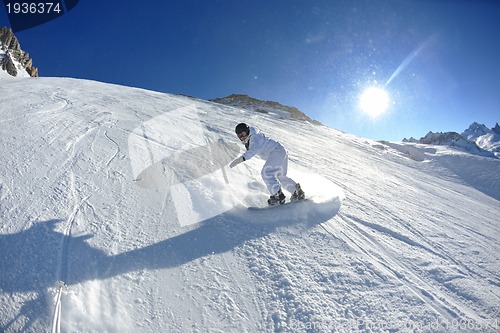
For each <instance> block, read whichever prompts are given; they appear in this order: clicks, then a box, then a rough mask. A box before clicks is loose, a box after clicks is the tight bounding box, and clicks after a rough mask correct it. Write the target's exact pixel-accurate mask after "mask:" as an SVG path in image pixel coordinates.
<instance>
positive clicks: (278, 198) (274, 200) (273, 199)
mask: <svg viewBox="0 0 500 333" xmlns="http://www.w3.org/2000/svg"><path fill="white" fill-rule="evenodd" d="M285 199H286V196H285V195H284V194H283V192H282V191H281V189H280V190H279V191H278V193H276V194H275V195H271V196H270V197H269V199H267V203H268V204H269V205H270V206H274V205H277V204H278V203H279V204H280V205H282V204H284V203H285Z"/></svg>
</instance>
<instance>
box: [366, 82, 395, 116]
mask: <svg viewBox="0 0 500 333" xmlns="http://www.w3.org/2000/svg"><path fill="white" fill-rule="evenodd" d="M359 107H360V108H361V110H362V111H363V112H364V113H366V114H368V115H369V116H371V117H374V118H375V117H378V116H380V115H381V114H382V113H384V112H385V111H387V108H388V107H389V95H387V92H386V91H385V90H383V89H381V88H376V87H371V88H367V89H366V90H365V91H364V92H363V93H362V94H361V96H360V97H359Z"/></svg>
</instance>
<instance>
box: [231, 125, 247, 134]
mask: <svg viewBox="0 0 500 333" xmlns="http://www.w3.org/2000/svg"><path fill="white" fill-rule="evenodd" d="M234 131H235V132H236V134H237V135H238V134H240V133H241V132H246V133H247V135H248V134H250V127H248V125H247V124H245V123H241V124H238V125H237V126H236V128H235V129H234Z"/></svg>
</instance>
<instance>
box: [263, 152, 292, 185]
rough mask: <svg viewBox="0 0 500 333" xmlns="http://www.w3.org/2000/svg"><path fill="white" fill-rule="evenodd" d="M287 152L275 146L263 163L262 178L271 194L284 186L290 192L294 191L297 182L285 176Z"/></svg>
mask: <svg viewBox="0 0 500 333" xmlns="http://www.w3.org/2000/svg"><path fill="white" fill-rule="evenodd" d="M287 172H288V154H287V152H286V150H285V148H283V147H282V146H278V147H276V148H275V149H274V150H273V151H272V152H271V154H269V157H268V158H267V160H266V163H265V164H264V167H263V168H262V171H261V176H262V179H263V180H264V183H265V184H266V186H267V189H268V190H269V193H271V195H274V194H276V193H277V192H278V191H279V190H280V188H284V189H285V190H287V191H288V192H290V193H293V192H294V191H295V188H296V186H297V183H296V182H295V181H294V180H293V179H291V178H290V177H287V175H286V174H287Z"/></svg>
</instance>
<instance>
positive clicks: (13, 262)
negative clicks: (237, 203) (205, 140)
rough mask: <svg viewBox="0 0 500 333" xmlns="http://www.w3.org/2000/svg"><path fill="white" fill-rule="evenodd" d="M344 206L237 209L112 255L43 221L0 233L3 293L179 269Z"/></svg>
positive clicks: (312, 221)
mask: <svg viewBox="0 0 500 333" xmlns="http://www.w3.org/2000/svg"><path fill="white" fill-rule="evenodd" d="M340 204H341V203H340V200H339V199H332V200H330V201H328V202H324V203H315V202H304V203H299V204H294V205H292V206H290V208H289V209H282V208H285V207H282V208H281V207H277V208H273V209H269V210H264V211H257V212H254V211H252V212H250V211H247V210H246V209H244V208H241V207H240V208H235V209H233V210H231V211H228V212H226V213H224V214H221V215H219V216H216V217H214V218H211V219H209V220H206V221H204V222H202V223H200V224H199V226H198V227H197V228H196V229H193V230H190V231H188V232H185V233H183V234H180V235H177V236H174V237H171V238H168V239H166V240H163V241H161V242H158V243H155V244H152V245H149V246H146V247H143V248H139V249H135V250H132V251H129V252H124V253H120V254H117V255H111V256H109V255H107V254H106V253H105V252H103V251H101V250H99V249H96V248H93V247H91V246H90V245H89V244H88V243H87V242H86V240H87V239H89V238H91V237H92V236H80V237H73V236H66V235H64V234H62V233H59V232H56V231H54V229H55V227H56V224H57V223H59V222H61V221H62V220H50V221H45V222H39V223H36V224H35V225H34V226H33V227H32V228H30V229H28V230H24V231H21V232H19V233H16V234H10V235H0V253H1V254H2V259H1V260H0V271H1V272H2V274H0V289H1V291H2V292H4V293H5V292H6V293H16V292H32V291H35V292H40V293H43V292H44V291H46V290H47V289H48V288H50V287H53V286H55V283H56V282H57V281H59V280H62V281H64V282H65V283H66V284H67V285H73V284H77V283H81V282H84V281H87V280H95V279H105V278H110V277H113V276H117V275H121V274H124V273H127V272H132V271H137V270H141V269H162V268H171V267H177V266H180V265H183V264H185V263H187V262H190V261H192V260H195V259H198V258H201V257H204V256H207V255H212V254H218V253H224V252H227V251H230V250H232V249H234V248H236V247H238V246H240V245H242V244H243V243H245V242H246V241H249V240H252V239H257V238H261V237H264V236H266V235H268V234H270V233H272V232H274V231H275V230H276V229H278V228H282V227H287V226H292V225H303V226H304V227H307V228H310V227H313V226H315V225H318V224H320V223H323V222H325V221H327V220H329V219H330V218H332V217H333V216H335V215H336V214H337V212H338V210H339V209H340ZM285 212H286V217H284V215H285V214H283V213H285Z"/></svg>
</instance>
